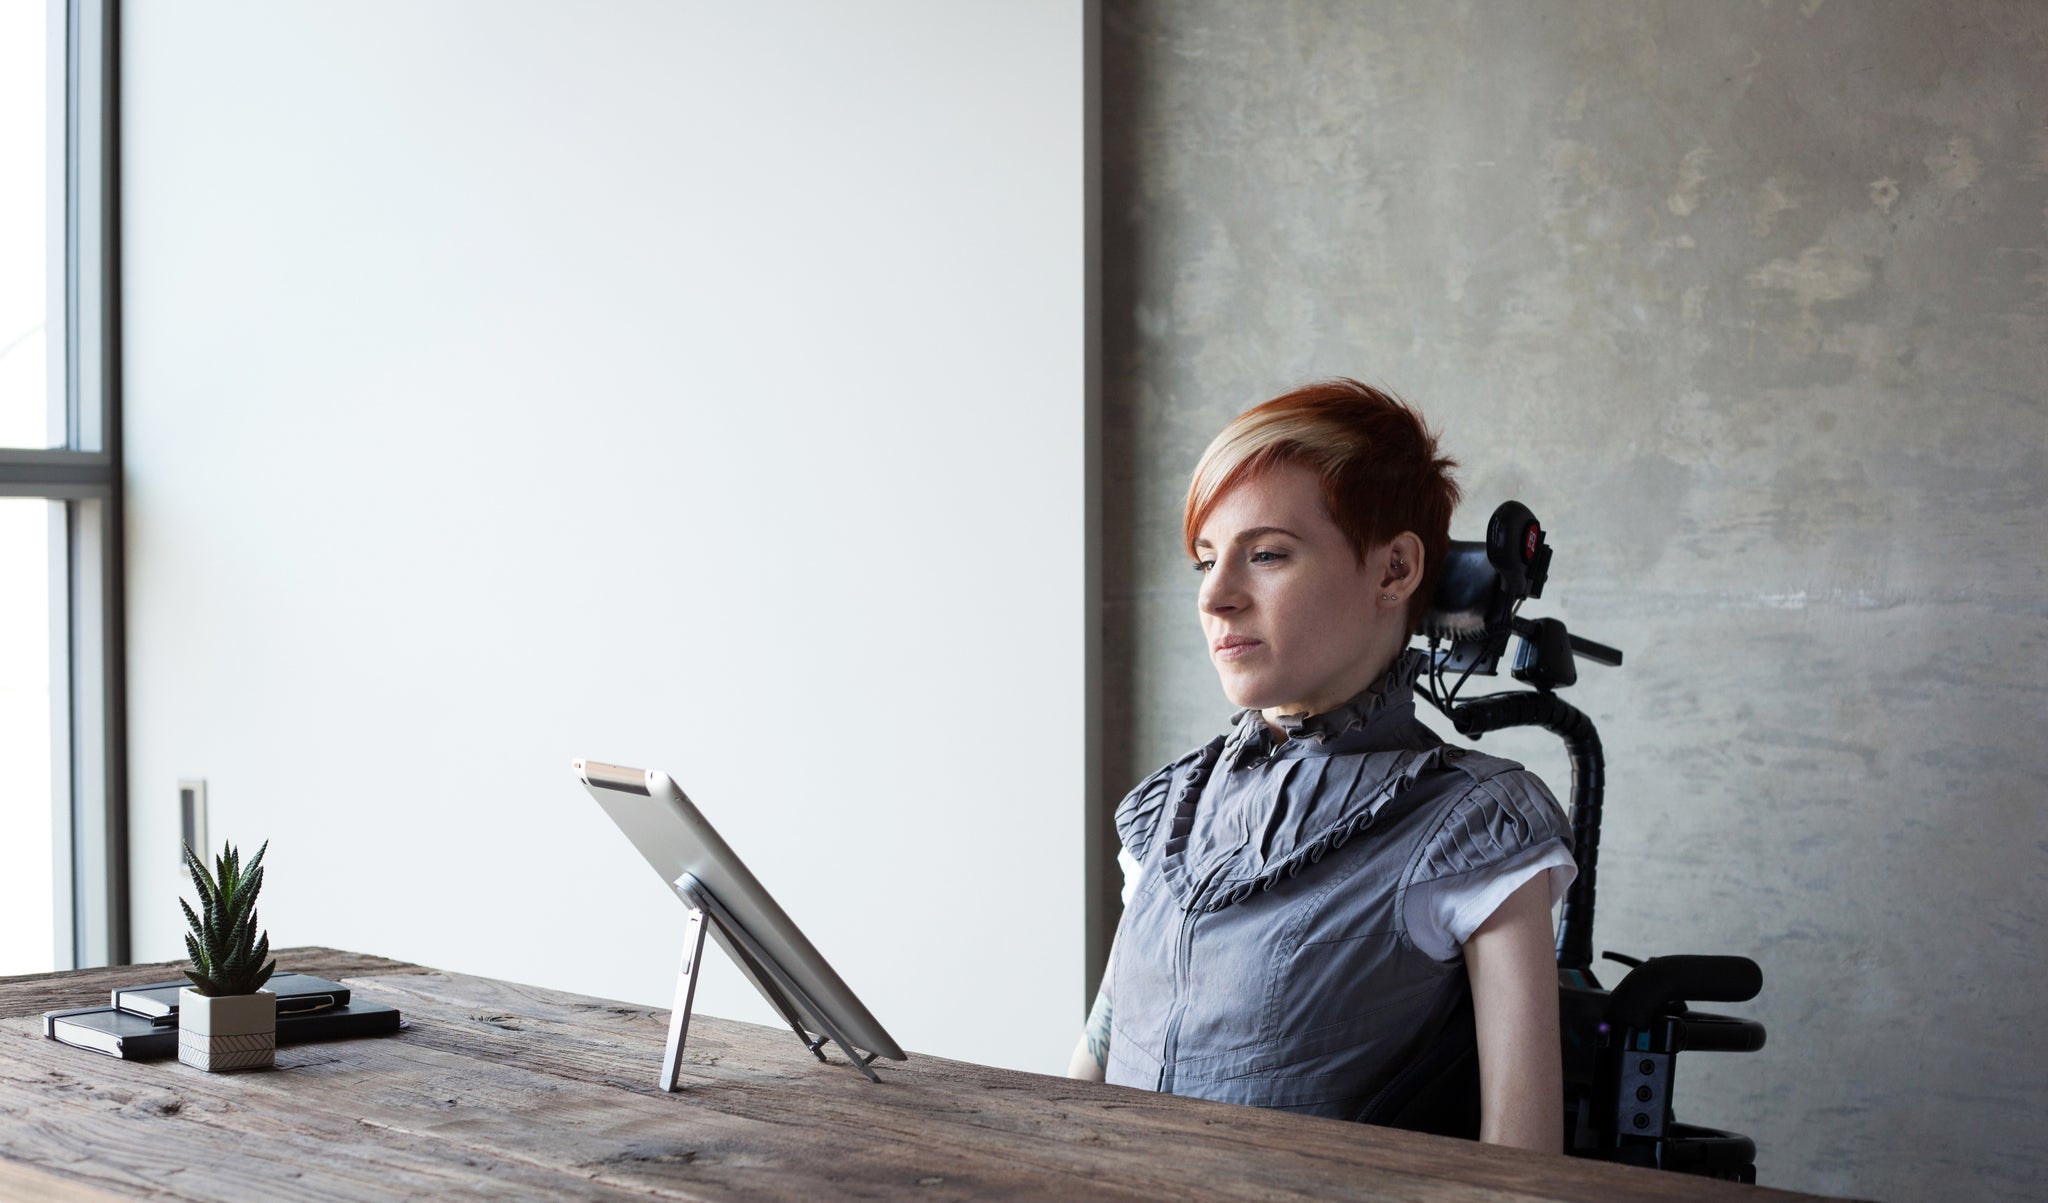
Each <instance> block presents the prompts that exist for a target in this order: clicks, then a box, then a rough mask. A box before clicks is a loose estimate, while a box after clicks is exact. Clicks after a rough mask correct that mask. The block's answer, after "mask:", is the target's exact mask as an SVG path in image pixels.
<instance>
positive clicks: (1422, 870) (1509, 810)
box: [1408, 755, 1572, 881]
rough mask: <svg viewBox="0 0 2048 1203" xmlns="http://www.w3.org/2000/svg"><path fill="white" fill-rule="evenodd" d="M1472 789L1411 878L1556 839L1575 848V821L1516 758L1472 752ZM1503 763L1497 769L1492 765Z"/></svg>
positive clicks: (1490, 861) (1472, 866) (1452, 871)
mask: <svg viewBox="0 0 2048 1203" xmlns="http://www.w3.org/2000/svg"><path fill="white" fill-rule="evenodd" d="M1467 759H1468V761H1475V762H1481V763H1472V764H1461V765H1460V766H1459V767H1461V768H1468V769H1476V770H1480V772H1478V773H1475V780H1474V782H1473V785H1472V789H1471V790H1470V791H1469V792H1468V793H1467V794H1466V795H1465V796H1464V797H1463V798H1461V799H1459V800H1458V802H1457V803H1456V804H1454V805H1453V806H1451V807H1450V809H1449V811H1448V812H1447V813H1446V814H1445V815H1444V817H1443V820H1442V822H1440V823H1439V824H1438V825H1437V829H1436V831H1435V832H1434V833H1433V834H1432V835H1431V836H1430V838H1429V839H1428V840H1427V841H1425V842H1424V844H1423V846H1422V849H1421V851H1420V852H1419V853H1418V854H1417V856H1416V860H1415V868H1414V871H1413V872H1411V873H1410V874H1409V875H1408V880H1410V881H1435V880H1437V879H1438V878H1442V877H1452V876H1455V875H1457V874H1460V873H1470V872H1472V871H1474V870H1476V869H1484V868H1487V867H1489V866H1491V865H1496V864H1499V863H1500V862H1501V861H1504V860H1506V859H1507V858H1509V857H1511V856H1513V855H1515V854H1516V853H1518V852H1522V851H1525V850H1527V849H1530V848H1534V847H1536V846H1537V845H1539V844H1543V843H1546V842H1548V841H1550V840H1554V839H1562V840H1564V842H1565V846H1566V847H1567V848H1569V847H1571V839H1572V831H1571V823H1570V822H1569V821H1568V820H1567V819H1566V818H1565V814H1564V810H1563V809H1562V808H1561V807H1559V806H1558V804H1557V800H1556V799H1555V798H1553V797H1551V795H1550V791H1549V790H1548V789H1547V788H1545V787H1544V784H1543V782H1542V780H1541V779H1540V778H1538V777H1537V776H1536V774H1534V773H1532V772H1530V771H1529V770H1527V769H1524V768H1522V767H1520V766H1519V765H1516V764H1514V762H1512V761H1505V760H1497V759H1495V758H1493V757H1481V756H1477V755H1474V756H1471V757H1468V758H1467ZM1486 761H1491V762H1492V765H1487V764H1485V763H1484V762H1486ZM1493 766H1499V767H1498V769H1497V770H1496V771H1491V772H1487V771H1485V770H1486V769H1489V768H1492V767H1493Z"/></svg>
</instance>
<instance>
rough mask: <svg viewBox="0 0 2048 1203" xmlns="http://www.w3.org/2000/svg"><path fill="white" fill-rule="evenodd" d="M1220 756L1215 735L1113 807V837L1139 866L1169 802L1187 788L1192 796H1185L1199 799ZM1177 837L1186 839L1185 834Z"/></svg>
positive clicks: (1167, 810) (1156, 835) (1220, 740)
mask: <svg viewBox="0 0 2048 1203" xmlns="http://www.w3.org/2000/svg"><path fill="white" fill-rule="evenodd" d="M1222 753H1223V737H1222V736H1221V735H1219V736H1217V737H1216V738H1215V739H1212V740H1210V741H1209V742H1208V743H1206V744H1203V745H1202V746H1201V747H1199V748H1196V749H1195V750H1194V751H1192V752H1189V753H1188V754H1187V755H1185V756H1183V757H1181V758H1180V759H1179V760H1176V761H1174V762H1173V763H1172V764H1169V765H1167V766H1166V767H1165V768H1162V769H1160V770H1159V771H1158V772H1156V773H1153V774H1152V775H1151V776H1150V777H1147V778H1145V779H1144V780H1143V781H1140V782H1139V783H1138V787H1137V788H1136V789H1134V790H1132V791H1131V792H1130V793H1128V794H1125V795H1124V800H1123V801H1122V802H1119V803H1117V807H1116V834H1117V838H1118V839H1120V840H1122V841H1123V845H1124V851H1126V852H1129V853H1130V854H1131V857H1132V858H1133V859H1134V860H1136V861H1137V862H1138V863H1140V864H1143V863H1144V862H1145V857H1146V854H1147V853H1148V852H1150V851H1151V849H1152V845H1153V843H1154V842H1155V841H1156V839H1157V838H1158V833H1159V829H1160V825H1161V824H1162V822H1163V821H1164V820H1165V817H1166V816H1167V815H1168V813H1169V811H1170V807H1169V802H1170V801H1171V800H1172V799H1174V798H1177V797H1180V796H1183V795H1186V794H1187V793H1188V791H1189V790H1190V789H1192V791H1193V794H1192V795H1188V796H1199V795H1200V793H1201V790H1202V783H1203V782H1205V781H1207V780H1208V779H1209V772H1210V770H1211V769H1214V768H1215V767H1216V760H1217V757H1219V756H1220V755H1222ZM1190 783H1192V784H1190ZM1181 838H1182V839H1183V840H1185V839H1186V838H1187V833H1186V832H1185V831H1183V832H1182V833H1181Z"/></svg>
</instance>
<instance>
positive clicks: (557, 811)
mask: <svg viewBox="0 0 2048 1203" xmlns="http://www.w3.org/2000/svg"><path fill="white" fill-rule="evenodd" d="M124 17H125V25H124V35H125V36H124V38H123V55H124V62H123V68H124V70H123V80H122V84H123V86H122V94H123V99H124V101H125V109H124V114H123V121H124V127H125V137H124V143H125V156H124V163H125V167H126V171H125V184H126V186H125V202H126V203H125V208H124V212H123V218H124V224H125V238H124V242H125V247H126V262H125V267H126V276H125V285H126V320H125V322H124V327H125V331H126V343H125V350H126V368H127V371H126V381H127V421H128V429H127V434H128V470H129V486H130V487H129V505H128V523H129V528H128V529H129V543H128V547H129V555H130V560H129V577H128V580H129V596H128V615H129V621H130V629H129V641H128V647H129V672H130V679H129V707H130V717H131V721H130V735H131V743H130V749H129V752H130V760H129V763H130V765H131V770H132V772H131V779H130V789H129V797H130V800H131V806H132V810H133V816H132V822H131V833H132V847H131V864H132V865H133V874H134V889H133V896H134V907H135V916H134V918H135V955H136V956H137V957H139V958H161V957H171V956H176V955H179V953H180V952H181V950H182V946H181V945H180V943H179V931H180V927H181V922H180V918H179V913H178V909H177V902H176V899H177V897H178V895H179V894H180V893H181V892H184V893H187V894H189V892H190V886H189V884H187V883H185V882H184V880H183V879H182V877H181V876H180V874H179V873H178V870H177V851H178V826H177V817H178V811H177V793H176V786H177V782H178V780H179V779H180V778H182V777H203V778H206V779H207V780H208V782H209V786H210V795H209V802H210V808H211V811H212V813H211V816H210V828H211V833H212V835H213V837H214V839H216V840H219V839H222V838H227V839H232V840H235V841H236V842H237V843H239V844H241V845H242V846H243V848H244V849H245V851H247V852H253V851H254V850H255V846H256V844H257V843H258V842H259V841H262V840H265V839H268V840H269V841H271V848H270V855H269V860H268V862H267V863H268V865H269V866H270V870H271V874H270V877H269V879H268V884H267V885H266V888H265V891H264V899H263V917H264V920H265V922H266V924H267V926H268V928H269V930H270V932H271V935H272V937H273V939H274V941H275V942H277V943H278V944H280V945H291V944H306V943H327V944H333V945H338V946H341V947H345V948H355V949H361V950H364V951H369V952H377V953H383V954H387V955H391V956H397V957H404V958H408V959H413V960H417V961H421V962H424V963H426V964H430V965H437V966H442V967H446V968H450V969H458V970H466V971H470V972H476V973H484V974H490V975H494V976H499V977H506V978H511V979H513V980H517V981H525V982H534V983H539V984H543V985H550V986H556V987H562V988H568V989H574V990H579V991H584V992H587V993H592V994H598V995H603V996H608V997H613V998H623V999H628V1000H632V1001H635V1002H640V1003H645V1004H649V1005H653V1006H659V1007H666V1006H667V1004H668V1001H669V998H670V991H671V990H672V989H673V985H674V980H675V968H676V964H677V957H678V953H679V951H680V948H681V942H682V936H683V923H684V908H683V906H682V904H681V903H680V902H678V901H677V900H676V899H675V897H674V896H673V895H672V894H671V893H669V891H668V890H667V888H666V887H665V885H664V883H663V882H662V881H661V880H660V879H659V878H658V877H657V876H656V875H655V874H654V873H653V872H652V871H651V870H650V869H649V868H648V867H647V865H646V864H645V862H644V861H642V860H641V859H640V858H639V856H638V854H637V853H635V852H634V850H633V849H632V847H631V846H630V844H628V843H627V841H626V840H625V838H624V837H623V836H622V835H621V834H620V833H619V832H618V831H617V829H615V828H614V827H613V826H612V824H611V823H610V822H609V821H608V820H607V819H606V818H605V817H604V815H603V814H602V812H600V811H599V809H598V807H597V805H596V804H595V803H594V802H593V801H592V800H591V799H590V798H589V797H588V796H587V795H586V794H585V793H584V791H583V789H582V788H581V787H580V786H579V785H578V784H577V783H576V781H575V780H574V778H573V777H572V776H571V773H570V769H569V762H570V759H571V758H572V757H577V756H588V757H593V758H597V759H602V760H612V761H617V762H622V763H626V764H633V765H640V766H649V767H659V768H662V769H665V770H667V771H668V772H670V773H672V774H673V775H675V777H676V778H677V779H678V780H679V781H680V782H681V783H682V784H683V786H684V787H685V788H686V789H687V790H688V791H689V792H690V793H691V794H692V795H693V796H694V797H695V798H696V800H697V802H698V803H699V804H700V805H701V806H702V807H703V808H704V810H705V812H706V813H707V814H708V815H709V816H710V817H711V819H712V821H713V822H714V823H716V824H717V825H718V827H719V829H720V831H721V832H722V833H723V834H724V835H725V836H726V838H727V839H728V840H729V841H730V842H731V844H732V845H733V846H734V847H735V848H737V849H738V850H739V851H740V853H741V855H743V856H744V857H746V858H747V861H748V863H749V864H750V865H751V866H752V868H753V869H754V871H755V873H756V874H757V875H758V876H759V877H760V878H761V879H762V881H764V882H765V883H766V884H767V885H768V887H769V888H770V889H771V890H773V891H774V892H775V893H776V895H777V897H778V898H779V899H780V900H781V901H782V903H783V904H784V906H785V908H786V909H787V910H788V911H789V913H790V914H791V915H793V916H794V917H795V918H796V919H797V921H798V922H799V923H801V924H803V926H804V928H805V930H806V931H807V932H808V934H809V935H810V936H811V938H812V940H813V942H814V943H815V944H816V945H817V946H818V947H819V948H820V949H821V950H822V951H823V952H824V953H825V954H826V956H827V957H829V958H830V959H831V960H832V961H833V963H834V965H835V967H837V968H838V969H839V971H840V973H841V974H842V975H843V977H844V978H845V979H846V981H847V982H848V983H849V984H850V985H851V986H852V987H853V989H854V990H855V991H856V992H857V993H859V994H860V995H861V997H862V999H863V1000H864V1001H865V1002H866V1003H867V1004H868V1006H869V1007H870V1008H871V1009H872V1010H873V1012H874V1013H875V1014H876V1016H877V1017H878V1018H880V1020H881V1022H882V1023H883V1024H884V1025H885V1026H886V1027H887V1028H888V1029H889V1030H890V1032H891V1033H892V1034H893V1035H894V1036H895V1038H896V1039H897V1040H898V1041H899V1042H900V1043H901V1044H902V1045H903V1046H904V1047H905V1048H907V1049H910V1050H912V1051H913V1052H915V1053H937V1054H942V1055H947V1056H954V1057H961V1058H966V1059H970V1060H976V1061H983V1062H989V1063H993V1064H1000V1065H1011V1066H1017V1067H1022V1068H1030V1069H1038V1070H1044V1071H1053V1070H1056V1069H1058V1068H1061V1067H1063V1066H1064V1065H1065V1063H1066V1057H1067V1055H1068V1053H1069V1051H1070V1050H1071V1048H1072V1046H1073V1039H1074V1031H1075V1025H1076V1023H1077V1020H1078V1012H1079V1008H1080V1003H1079V1000H1080V995H1081V991H1082V981H1081V970H1082V966H1081V958H1080V949H1079V937H1080V934H1081V930H1082V906H1081V891H1082V887H1081V875H1082V859H1083V858H1082V835H1083V794H1084V793H1085V784H1086V782H1085V778H1084V771H1083V768H1082V763H1083V762H1082V749H1083V744H1084V736H1085V732H1084V730H1083V727H1082V721H1081V714H1080V707H1079V705H1078V701H1079V699H1080V698H1081V697H1082V695H1083V692H1084V686H1083V668H1084V665H1083V650H1082V648H1083V632H1084V619H1083V614H1084V609H1083V590H1084V583H1083V577H1082V560H1081V556H1080V555H1079V552H1078V549H1079V548H1080V547H1082V546H1083V545H1084V543H1085V542H1086V539H1085V531H1084V529H1083V521H1084V518H1083V508H1082V505H1083V500H1082V499H1083V453H1084V446H1083V433H1082V432H1083V420H1084V391H1085V383H1086V382H1085V379H1084V362H1085V361H1084V354H1085V349H1084V337H1083V335H1084V326H1085V309H1084V294H1083V286H1082V279H1083V277H1082V258H1081V247H1082V243H1083V237H1082V231H1083V224H1082V223H1083V208H1082V201H1083V193H1082V163H1083V153H1082V152H1083V145H1084V144H1083V132H1082V97H1083V65H1082V64H1083V50H1084V46H1083V35H1084V32H1085V30H1084V25H1083V22H1082V9H1081V5H1080V4H1079V3H1060V4H1044V3H1039V2H1038V0H1020V2H1017V3H1008V4H978V5H972V6H962V5H956V4H950V3H946V2H944V0H887V2H885V3H878V4H864V5H859V6H850V5H843V4H838V3H833V2H831V0H790V2H787V3H777V4H748V5H715V4H697V5H687V6H678V5H672V4H665V3H659V2H632V0H607V2H606V3H603V4H599V5H573V6H572V5H561V4H549V3H520V4H509V5H508V4H501V3H497V2H496V0H457V2H449V3H437V4H433V5H427V6H419V5H406V4H397V3H379V4H369V5H345V6H337V5H331V4H324V3H284V4H269V5H262V6H257V7H250V6H247V5H238V4H225V3H220V4H187V5H179V6H176V7H175V8H174V7H171V6H158V5H148V4H134V5H128V6H125V8H124ZM992 45H999V46H1001V47H1003V53H1002V54H1001V55H999V56H990V55H987V54H985V53H983V50H984V49H985V48H986V47H988V46H992ZM991 365H1001V370H1000V371H994V370H992V368H991ZM1019 497H1029V498H1031V499H1032V500H1033V504H1032V505H1029V506H1020V505H1018V504H1016V499H1017V498H1019ZM1069 552H1071V554H1068V553H1069ZM992 683H996V684H998V685H999V687H996V688H991V684H992ZM1020 745H1021V746H1029V747H1031V748H1033V749H1034V751H1033V753H1032V754H1031V755H1023V756H1020V755H1018V754H1017V749H1018V747H1019V746H1020ZM998 849H999V850H1000V851H993V850H998ZM698 1006H699V1007H700V1008H702V1009H703V1010H704V1011H705V1012H706V1013H709V1014H716V1015H729V1016H734V1017H737V1018H744V1019H754V1020H758V1021H768V1020H771V1019H772V1018H773V1015H772V1013H771V1012H770V1011H769V1010H768V1008H767V1007H766V1006H765V1005H764V1004H763V1003H761V1002H760V1001H759V1000H758V999H757V998H755V997H754V995H753V993H752V991H751V990H750V989H749V988H748V987H747V986H746V985H745V983H744V982H743V980H742V979H741V978H740V977H739V975H738V973H737V971H736V970H734V969H732V968H731V966H730V965H729V964H728V963H727V961H726V960H725V958H723V957H713V958H711V960H710V962H709V963H708V968H707V971H706V978H705V980H704V982H703V987H702V990H701V991H700V993H699V994H698ZM790 1050H791V1052H792V1054H793V1055H802V1052H803V1050H802V1049H801V1048H800V1047H799V1046H798V1045H797V1044H796V1043H795V1042H794V1041H792V1042H791V1044H790ZM659 1055H660V1047H659V1044H658V1042H657V1043H656V1044H655V1045H651V1046H649V1048H648V1049H647V1056H648V1062H647V1066H648V1068H647V1072H648V1073H649V1074H650V1075H652V1074H653V1073H654V1072H655V1068H656V1066H657V1064H658V1058H659ZM649 1080H650V1081H651V1080H652V1078H651V1077H650V1079H649Z"/></svg>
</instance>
